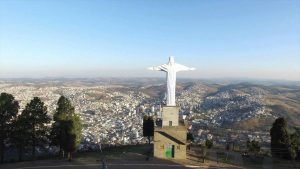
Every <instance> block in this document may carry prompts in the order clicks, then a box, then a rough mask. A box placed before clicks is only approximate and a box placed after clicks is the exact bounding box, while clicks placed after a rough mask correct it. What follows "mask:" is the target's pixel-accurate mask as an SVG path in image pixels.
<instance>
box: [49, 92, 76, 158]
mask: <svg viewBox="0 0 300 169" xmlns="http://www.w3.org/2000/svg"><path fill="white" fill-rule="evenodd" d="M53 119H54V123H53V125H52V130H51V143H52V145H57V146H59V148H60V155H61V154H62V155H63V157H64V152H67V153H68V159H69V161H71V160H72V153H73V152H74V151H75V150H76V149H77V147H78V145H79V144H80V141H81V132H82V131H81V130H82V124H81V121H80V118H79V116H78V115H76V114H75V109H74V106H72V104H71V102H70V100H69V99H67V98H66V97H64V96H61V97H60V98H59V100H58V102H57V109H56V111H55V113H54V116H53Z"/></svg>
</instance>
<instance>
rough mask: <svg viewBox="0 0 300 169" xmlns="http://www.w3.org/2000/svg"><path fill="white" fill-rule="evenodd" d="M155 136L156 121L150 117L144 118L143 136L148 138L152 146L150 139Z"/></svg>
mask: <svg viewBox="0 0 300 169" xmlns="http://www.w3.org/2000/svg"><path fill="white" fill-rule="evenodd" d="M153 135H154V121H153V118H152V117H150V116H144V119H143V136H144V137H147V139H148V143H149V144H150V139H151V137H153Z"/></svg>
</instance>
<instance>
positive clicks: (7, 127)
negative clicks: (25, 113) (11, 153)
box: [0, 93, 19, 163]
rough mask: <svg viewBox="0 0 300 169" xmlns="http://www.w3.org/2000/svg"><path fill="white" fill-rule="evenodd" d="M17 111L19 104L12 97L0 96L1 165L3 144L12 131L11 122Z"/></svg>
mask: <svg viewBox="0 0 300 169" xmlns="http://www.w3.org/2000/svg"><path fill="white" fill-rule="evenodd" d="M18 111H19V102H18V101H16V100H15V98H14V97H13V95H11V94H8V93H1V94H0V156H1V163H3V161H4V151H5V144H4V142H5V141H6V140H7V139H8V137H9V133H11V130H12V120H13V119H14V118H15V117H16V115H17V114H18Z"/></svg>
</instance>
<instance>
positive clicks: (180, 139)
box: [153, 106, 187, 159]
mask: <svg viewBox="0 0 300 169" xmlns="http://www.w3.org/2000/svg"><path fill="white" fill-rule="evenodd" d="M161 117H162V125H161V126H156V127H155V129H154V139H153V140H154V157H157V158H163V159H168V158H173V159H186V136H187V130H186V126H184V125H183V124H181V123H179V107H178V106H163V107H162V116H161Z"/></svg>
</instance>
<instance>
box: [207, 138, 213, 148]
mask: <svg viewBox="0 0 300 169" xmlns="http://www.w3.org/2000/svg"><path fill="white" fill-rule="evenodd" d="M213 145H214V143H213V141H212V140H206V141H205V147H207V148H208V149H211V148H212V147H213Z"/></svg>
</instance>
